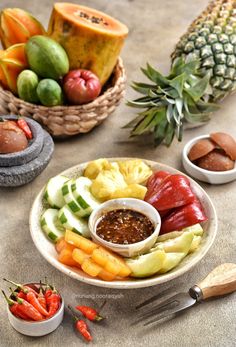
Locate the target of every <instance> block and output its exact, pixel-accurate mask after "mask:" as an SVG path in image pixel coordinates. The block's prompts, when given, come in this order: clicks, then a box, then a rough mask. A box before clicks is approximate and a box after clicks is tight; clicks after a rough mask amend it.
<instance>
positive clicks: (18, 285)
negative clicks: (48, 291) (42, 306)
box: [3, 278, 38, 296]
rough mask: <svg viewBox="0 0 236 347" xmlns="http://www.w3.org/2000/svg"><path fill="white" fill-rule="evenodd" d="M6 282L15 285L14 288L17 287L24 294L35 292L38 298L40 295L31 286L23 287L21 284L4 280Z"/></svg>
mask: <svg viewBox="0 0 236 347" xmlns="http://www.w3.org/2000/svg"><path fill="white" fill-rule="evenodd" d="M3 280H4V281H6V282H9V283H11V284H14V286H16V287H17V289H19V290H21V291H22V292H23V293H24V294H27V293H28V292H33V293H34V294H35V295H36V296H38V293H37V292H36V291H35V290H34V289H33V288H31V287H30V286H25V285H22V284H19V283H15V282H13V281H10V280H8V279H6V278H3Z"/></svg>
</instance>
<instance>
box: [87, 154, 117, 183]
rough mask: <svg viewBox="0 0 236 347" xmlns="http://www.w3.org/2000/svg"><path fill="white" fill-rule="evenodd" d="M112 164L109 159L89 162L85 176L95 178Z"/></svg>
mask: <svg viewBox="0 0 236 347" xmlns="http://www.w3.org/2000/svg"><path fill="white" fill-rule="evenodd" d="M110 168H111V164H110V163H109V161H108V160H107V159H102V158H101V159H97V160H93V161H91V162H90V163H88V165H87V167H86V169H85V170H84V176H85V177H88V178H90V179H91V180H94V179H95V178H96V177H97V175H98V174H99V173H100V172H101V171H103V170H109V169H110Z"/></svg>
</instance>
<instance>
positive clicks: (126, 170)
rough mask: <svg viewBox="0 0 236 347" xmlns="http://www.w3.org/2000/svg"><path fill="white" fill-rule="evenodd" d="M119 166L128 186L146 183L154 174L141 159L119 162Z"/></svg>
mask: <svg viewBox="0 0 236 347" xmlns="http://www.w3.org/2000/svg"><path fill="white" fill-rule="evenodd" d="M118 165H119V169H120V172H121V173H122V175H123V176H124V179H125V182H126V183H127V184H134V183H144V182H145V181H146V180H147V179H148V178H149V177H150V176H151V174H152V170H151V168H150V167H149V166H148V165H147V164H145V163H144V162H143V161H142V160H141V159H132V160H123V161H118Z"/></svg>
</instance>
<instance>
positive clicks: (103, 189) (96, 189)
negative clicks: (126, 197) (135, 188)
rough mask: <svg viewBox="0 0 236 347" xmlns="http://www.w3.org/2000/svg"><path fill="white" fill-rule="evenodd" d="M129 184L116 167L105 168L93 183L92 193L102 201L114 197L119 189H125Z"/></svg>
mask: <svg viewBox="0 0 236 347" xmlns="http://www.w3.org/2000/svg"><path fill="white" fill-rule="evenodd" d="M126 187H127V184H126V182H125V180H124V177H123V176H122V174H121V173H120V172H119V170H117V169H116V168H115V167H112V168H111V169H110V170H104V171H102V172H100V173H99V174H98V176H97V177H96V178H95V180H94V181H93V183H92V185H91V188H90V189H91V193H92V194H93V195H94V196H95V197H96V198H97V199H100V200H102V201H106V200H109V199H112V198H113V194H114V192H115V191H116V190H117V189H124V188H126Z"/></svg>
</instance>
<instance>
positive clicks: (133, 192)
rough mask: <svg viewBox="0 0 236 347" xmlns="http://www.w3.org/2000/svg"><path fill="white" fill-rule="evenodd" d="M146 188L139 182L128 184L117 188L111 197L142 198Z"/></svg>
mask: <svg viewBox="0 0 236 347" xmlns="http://www.w3.org/2000/svg"><path fill="white" fill-rule="evenodd" d="M146 192H147V188H146V187H144V186H142V185H141V184H130V185H128V186H127V187H125V188H123V189H117V190H115V192H114V193H113V195H112V199H117V198H135V199H140V200H144V197H145V195H146Z"/></svg>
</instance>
